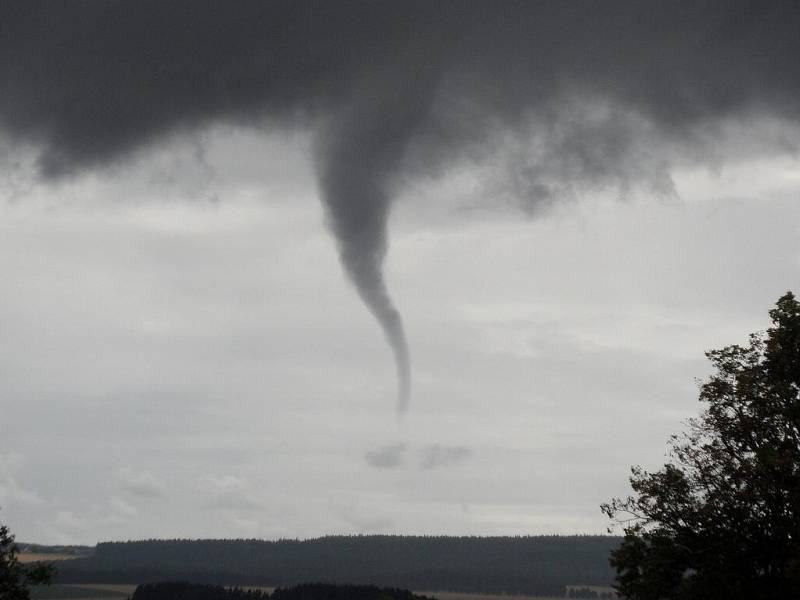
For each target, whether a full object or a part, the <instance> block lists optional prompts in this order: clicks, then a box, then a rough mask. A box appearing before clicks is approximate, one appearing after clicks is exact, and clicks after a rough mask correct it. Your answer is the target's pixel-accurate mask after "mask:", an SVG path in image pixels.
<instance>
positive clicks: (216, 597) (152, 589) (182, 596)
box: [130, 582, 432, 600]
mask: <svg viewBox="0 0 800 600" xmlns="http://www.w3.org/2000/svg"><path fill="white" fill-rule="evenodd" d="M270 599H271V600H432V599H431V598H427V597H425V596H418V595H415V594H412V593H411V592H410V591H408V590H400V589H393V588H379V587H377V586H372V585H333V584H326V583H308V584H303V585H298V586H294V587H291V588H277V589H276V590H275V591H274V592H272V594H269V592H265V591H262V590H258V589H242V588H239V587H232V588H226V587H223V586H221V585H213V584H207V583H205V584H204V583H188V582H164V583H149V584H144V585H140V586H138V587H137V588H136V591H135V592H134V593H133V596H131V598H130V600H270Z"/></svg>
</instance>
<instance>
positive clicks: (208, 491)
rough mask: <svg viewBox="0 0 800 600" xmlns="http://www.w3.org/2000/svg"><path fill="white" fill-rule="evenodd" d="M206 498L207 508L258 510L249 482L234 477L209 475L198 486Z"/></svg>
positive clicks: (257, 503)
mask: <svg viewBox="0 0 800 600" xmlns="http://www.w3.org/2000/svg"><path fill="white" fill-rule="evenodd" d="M198 488H199V489H200V491H201V492H202V493H203V494H204V495H205V496H206V497H207V506H208V507H209V508H213V509H218V510H259V509H261V508H262V506H261V503H260V502H259V501H258V500H257V499H256V498H255V496H254V495H253V493H252V486H251V485H250V482H248V481H247V480H245V479H242V478H241V477H237V476H235V475H221V476H214V475H209V476H207V477H203V478H202V479H201V480H200V482H199V485H198Z"/></svg>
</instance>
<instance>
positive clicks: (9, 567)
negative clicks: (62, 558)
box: [0, 525, 53, 600]
mask: <svg viewBox="0 0 800 600" xmlns="http://www.w3.org/2000/svg"><path fill="white" fill-rule="evenodd" d="M52 574H53V567H52V566H51V565H48V564H44V563H35V564H33V565H23V564H22V563H20V562H19V559H18V558H17V545H16V544H15V543H14V536H13V535H11V533H10V532H9V530H8V527H7V526H5V525H0V599H2V600H29V598H30V589H29V586H31V585H36V584H41V583H50V577H51V576H52Z"/></svg>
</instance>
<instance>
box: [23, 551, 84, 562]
mask: <svg viewBox="0 0 800 600" xmlns="http://www.w3.org/2000/svg"><path fill="white" fill-rule="evenodd" d="M17 558H18V559H19V562H21V563H32V562H39V561H51V560H72V559H73V558H80V556H77V555H75V554H58V553H56V552H46V553H45V552H20V553H19V554H17Z"/></svg>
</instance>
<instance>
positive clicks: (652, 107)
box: [0, 2, 800, 543]
mask: <svg viewBox="0 0 800 600" xmlns="http://www.w3.org/2000/svg"><path fill="white" fill-rule="evenodd" d="M636 5H638V3H637V4H636ZM636 5H634V6H636ZM724 5H725V6H729V7H733V8H732V9H730V10H729V12H728V13H726V14H717V12H714V11H715V9H714V5H713V3H698V4H697V6H699V7H700V8H697V7H695V5H694V4H693V5H692V8H686V11H685V12H686V14H680V15H675V14H672V13H664V14H661V12H663V11H660V10H656V9H653V10H647V11H644V12H641V10H640V9H638V8H637V9H634V8H629V9H627V10H622V11H619V12H616V13H615V12H614V11H608V14H605V13H604V14H602V15H595V14H594V11H595V10H596V9H595V8H590V7H592V6H597V5H595V4H592V3H589V4H586V5H581V4H563V3H553V4H550V3H542V4H540V5H538V6H540V7H542V8H540V9H538V10H541V11H542V12H541V14H527V12H525V11H526V10H527V9H524V8H522V9H520V8H519V7H517V8H516V9H514V10H523V12H524V13H525V14H515V13H514V11H513V10H510V11H509V13H510V14H499V13H498V14H499V16H498V15H495V14H494V13H492V14H491V18H483V17H486V16H487V14H488V13H485V11H487V10H488V9H487V7H489V6H491V4H490V3H484V4H481V3H475V4H469V3H464V4H459V6H462V7H467V8H464V9H463V11H460V12H459V13H458V14H455V13H448V11H446V10H445V11H443V12H442V14H439V12H435V14H434V13H430V12H429V11H430V10H431V9H428V8H425V7H426V6H446V5H438V4H437V5H433V4H430V3H420V4H415V3H410V4H408V5H405V6H407V7H409V8H408V10H407V11H404V10H400V9H399V8H398V6H402V5H400V4H395V5H392V4H376V5H375V6H380V7H381V9H380V10H377V9H376V10H373V11H366V12H364V10H365V9H364V7H363V6H361V7H360V8H359V6H358V5H357V4H352V5H351V4H347V5H346V9H345V10H342V11H341V12H338V11H336V10H333V12H332V14H329V15H327V16H326V19H327V20H324V21H320V22H324V24H323V25H320V24H319V23H318V22H317V21H315V20H314V19H313V18H312V19H310V20H309V17H308V14H305V13H304V12H303V10H300V9H298V10H294V9H286V6H291V5H290V4H287V5H284V4H281V3H270V4H253V5H247V6H248V8H246V9H244V8H243V9H242V11H243V13H242V15H239V16H240V17H242V18H241V19H237V18H236V15H233V16H231V15H223V16H221V17H220V16H219V15H217V14H216V13H215V12H214V11H213V10H211V11H208V10H206V8H207V7H209V6H211V4H209V3H203V4H202V5H198V6H203V7H205V8H204V9H203V10H198V11H197V16H196V19H195V20H193V21H191V22H189V23H188V24H187V23H186V22H185V19H184V18H182V16H181V14H182V13H180V11H179V10H178V9H175V11H177V12H175V11H173V9H172V8H165V9H163V10H164V11H165V12H166V14H164V15H161V16H162V17H163V19H161V20H159V22H158V23H159V24H158V25H153V24H152V23H150V24H149V25H153V28H151V29H147V31H148V32H150V33H149V36H150V37H148V38H147V41H146V42H143V43H144V45H143V46H141V45H139V44H138V42H137V43H136V44H135V43H134V41H137V40H139V38H138V37H137V34H138V33H139V31H138V30H137V29H136V27H137V26H141V25H142V23H141V22H139V21H138V19H140V18H141V19H145V17H141V14H145V15H146V14H148V13H147V11H143V12H141V14H140V13H137V14H136V15H129V16H130V18H123V17H126V15H125V14H124V13H125V11H126V9H125V8H124V7H125V4H124V3H121V4H115V3H97V4H92V3H85V4H82V5H80V6H82V7H84V8H83V9H81V10H90V9H91V7H94V8H95V9H96V8H97V7H99V6H110V7H112V8H109V9H108V10H107V11H106V10H101V11H97V10H95V13H92V14H90V15H89V16H90V17H92V18H91V19H88V20H87V15H85V14H84V15H81V14H77V13H78V12H80V11H77V10H73V9H72V8H67V9H64V11H65V12H64V14H62V15H55V14H51V16H52V19H50V20H42V19H37V18H34V17H36V10H37V8H36V5H35V4H29V3H20V4H19V5H13V6H11V8H4V10H6V11H7V12H8V14H6V15H4V18H3V22H6V23H11V24H12V25H11V26H10V27H9V31H11V32H12V33H13V34H14V35H9V36H7V37H4V38H3V40H2V41H0V46H2V47H0V50H1V51H2V52H0V55H2V56H5V57H11V58H10V59H8V60H4V61H3V62H0V85H2V87H3V89H4V91H6V93H5V94H4V96H3V97H2V98H0V173H1V174H2V177H1V178H0V193H1V194H2V196H0V230H2V231H0V292H1V293H0V336H2V338H1V339H3V340H4V344H2V346H0V507H2V512H0V519H2V521H4V522H7V523H8V524H9V525H10V526H11V528H12V530H13V531H14V532H15V533H16V534H17V536H18V539H20V540H25V541H38V542H43V543H64V542H71V543H80V542H83V543H93V542H95V541H98V540H107V539H133V538H148V537H265V538H277V537H295V536H299V537H308V536H315V535H322V534H327V533H352V532H363V533H374V532H385V533H446V534H526V533H553V532H556V533H572V532H602V531H605V527H606V522H605V519H604V517H603V516H602V515H601V513H600V511H599V504H600V503H601V502H603V501H606V500H608V499H609V498H610V497H611V496H613V495H621V494H624V493H626V491H627V485H626V478H627V474H628V467H629V465H630V464H633V463H639V464H643V465H645V466H651V467H655V466H657V465H658V464H660V462H661V461H663V460H664V449H665V441H666V439H667V437H668V436H669V434H671V433H674V432H676V431H679V430H680V429H681V427H682V426H681V422H682V421H683V420H685V419H686V418H688V417H691V416H692V415H694V414H696V413H697V411H698V410H699V408H700V407H699V405H698V404H697V402H696V396H697V393H696V392H697V390H696V383H695V380H694V378H696V377H703V376H704V375H705V374H707V365H706V362H705V359H704V357H703V352H704V351H705V350H707V349H710V348H714V347H719V346H721V345H726V344H730V343H736V342H742V341H745V340H746V336H747V334H748V333H749V332H751V331H755V330H759V329H763V328H765V327H766V326H767V324H768V319H767V310H768V309H769V308H770V307H771V305H772V304H773V303H774V301H775V300H776V299H777V298H778V297H779V296H780V295H781V294H782V293H783V292H785V291H786V290H787V289H790V288H793V287H795V288H796V281H797V273H798V267H799V266H800V264H799V263H800V227H799V226H798V223H800V204H799V203H798V202H797V197H798V193H800V175H798V173H800V170H799V169H798V166H800V164H799V162H798V159H797V141H798V140H799V139H800V135H798V131H797V114H796V111H797V109H796V107H797V102H796V99H797V95H798V93H797V91H798V89H800V80H799V78H798V77H797V72H796V68H795V67H794V66H793V65H790V64H789V63H788V62H787V59H786V56H795V55H796V54H794V53H793V52H791V50H792V49H793V48H794V45H797V44H798V42H797V40H796V39H795V38H796V36H795V33H794V32H796V28H794V27H792V26H790V25H791V24H792V23H794V22H795V20H797V19H800V17H798V15H797V10H794V11H792V9H791V8H786V7H790V6H791V4H787V5H786V6H785V7H783V8H773V9H759V10H756V9H755V8H754V7H753V6H750V7H749V8H747V9H746V10H745V5H746V3H744V4H741V5H740V4H738V3H733V2H731V3H724ZM27 6H34V8H33V9H29V8H25V7H27ZM59 6H62V7H63V6H68V7H70V5H68V4H67V5H64V4H62V5H59ZM74 6H76V5H72V7H74ZM152 6H155V5H152ZM152 6H151V8H152ZM167 6H179V4H178V3H175V4H170V5H167ZM259 6H262V7H263V6H271V7H272V8H269V9H264V10H267V11H272V10H278V11H280V10H287V11H288V12H287V14H288V16H287V17H286V19H287V20H286V21H277V22H283V23H284V25H283V27H289V25H291V26H292V27H295V29H292V32H293V35H291V36H290V35H288V34H286V32H285V31H283V30H281V29H280V26H279V25H272V23H274V22H276V21H275V20H274V19H272V20H265V21H264V23H269V24H270V25H269V27H272V29H270V32H271V33H272V34H273V35H272V37H269V36H267V37H266V38H265V37H264V36H263V35H261V34H262V33H263V31H262V30H261V29H259V27H258V26H254V27H252V28H248V24H250V23H255V24H258V23H260V21H259V20H258V19H259V18H266V17H265V16H264V15H261V14H260V13H259V12H258V11H260V10H261V9H259V8H254V7H259ZM343 6H345V5H343ZM390 6H393V7H394V8H392V9H391V10H389V9H388V8H387V7H390ZM522 6H525V5H524V4H523V5H522ZM559 6H570V7H572V8H570V9H568V10H564V9H562V8H559ZM607 6H608V5H607ZM654 6H658V5H654ZM687 6H688V5H687ZM774 6H778V3H775V5H774ZM85 7H90V9H86V8H85ZM274 7H278V8H274ZM651 8H652V7H651ZM384 9H385V10H384ZM784 9H785V10H784ZM248 10H255V11H256V13H258V14H254V15H249V14H245V13H247V11H248ZM398 11H400V13H398ZM470 11H473V12H470ZM475 11H477V12H475ZM706 11H712V13H713V14H714V18H713V19H710V18H709V15H708V14H707V13H706ZM748 11H752V12H753V14H751V13H750V12H748ZM90 12H91V10H90ZM173 12H174V13H175V14H173ZM490 12H491V11H490ZM106 13H108V14H106ZM117 13H119V14H117ZM48 14H49V13H48ZM352 15H357V16H360V17H363V18H361V19H360V20H359V19H355V20H353V19H351V18H349V17H352ZM475 15H478V16H480V17H481V18H480V19H474V18H473V19H470V18H465V17H470V16H472V17H474V16H475ZM609 15H610V16H609ZM0 16H3V15H0ZM267 16H274V15H267ZM339 17H341V18H339ZM597 18H602V19H605V21H604V23H605V25H606V27H600V28H597V27H595V25H596V19H597ZM93 19H94V20H93ZM398 19H399V21H398ZM682 19H683V20H682ZM73 20H74V23H73V22H72V21H73ZM87 23H88V24H87ZM131 23H132V24H131ZM144 23H145V25H148V23H147V22H146V19H145V22H144ZM176 23H179V25H176ZM218 23H222V24H224V25H225V26H226V27H228V28H229V29H226V28H225V27H222V26H220V27H219V28H216V24H218ZM287 23H288V24H287ZM309 23H311V25H309ZM394 23H399V24H400V25H393V24H394ZM121 24H122V25H121ZM634 25H635V26H634ZM176 27H177V29H176ZM264 27H267V25H264ZM275 27H277V28H278V29H275ZM296 27H299V28H300V29H299V30H297V29H296ZM305 27H310V29H309V30H308V31H306V29H304V28H305ZM82 28H83V29H82ZM241 28H244V29H241ZM99 31H102V32H103V33H104V35H95V34H97V33H98V32H99ZM176 31H178V32H180V33H181V35H174V34H175V32H176ZM226 31H229V32H233V33H225V32H226ZM298 31H299V33H298ZM565 31H566V32H569V33H570V35H563V33H564V32H565ZM219 32H222V33H219ZM309 32H313V33H314V36H315V37H304V36H306V35H310V33H309ZM499 32H502V34H503V35H502V37H499V38H498V37H497V34H498V33H499ZM559 32H560V33H559ZM345 33H347V34H348V35H344V34H345ZM532 33H535V34H536V35H532ZM45 34H46V35H45ZM234 34H236V35H234ZM529 34H531V35H529ZM209 35H211V36H212V37H213V36H219V37H218V38H217V37H214V38H213V39H214V40H215V41H216V42H217V44H216V45H214V44H212V45H211V46H210V47H211V48H212V49H211V50H209V49H208V47H207V45H206V44H200V42H202V41H203V40H205V39H206V37H204V36H209ZM82 36H83V37H82ZM193 36H197V39H195V37H193ZM264 39H266V40H267V41H266V42H265V41H263V40H264ZM197 40H200V42H198V41H197ZM276 40H277V41H276ZM490 41H491V42H492V43H489V42H490ZM54 44H55V46H54ZM59 44H61V45H59ZM265 44H266V45H265ZM65 48H66V50H65ZM142 48H144V51H143V50H142ZM690 49H691V50H692V51H690ZM56 50H59V51H58V52H56ZM633 50H637V51H636V52H633ZM45 56H46V57H48V58H47V60H42V57H45ZM51 58H52V60H51ZM15 59H16V60H15ZM319 61H323V62H319ZM324 61H328V62H324ZM320 65H323V67H324V68H320ZM155 67H158V68H155ZM65 73H66V75H65ZM255 75H258V77H255ZM186 82H188V83H186ZM275 82H278V83H275ZM98 89H100V90H102V91H100V92H98V91H97V90H98ZM332 234H333V235H332ZM388 245H390V246H391V248H390V251H389V252H388V254H386V255H385V257H384V252H385V251H386V249H387V247H388ZM343 267H344V273H343ZM388 290H391V299H390V297H389V296H388ZM795 291H797V290H796V289H795ZM365 303H366V305H367V307H368V308H369V310H367V308H365ZM395 306H396V307H398V308H399V309H400V311H401V313H402V318H403V322H402V323H403V324H404V327H403V325H402V324H401V322H400V321H399V319H398V317H397V314H396V313H394V312H393V311H394V307H395ZM370 312H372V314H370ZM374 316H377V317H378V319H379V321H380V322H381V326H382V328H383V332H382V330H381V327H378V326H377V325H376V322H375V318H374ZM386 339H388V340H389V341H390V343H391V344H392V346H393V348H394V355H393V353H392V351H391V350H390V349H389V348H388V347H387V344H386ZM406 343H407V345H408V348H409V349H410V356H411V374H412V380H413V384H412V385H413V388H412V389H413V393H412V396H411V400H410V408H409V409H408V410H407V411H406V412H405V413H404V414H398V410H397V405H398V384H397V381H396V374H397V373H399V374H400V377H401V386H400V389H401V400H402V389H403V383H402V380H403V377H404V372H405V369H406V365H405V358H404V347H405V344H406ZM401 407H402V402H401Z"/></svg>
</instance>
